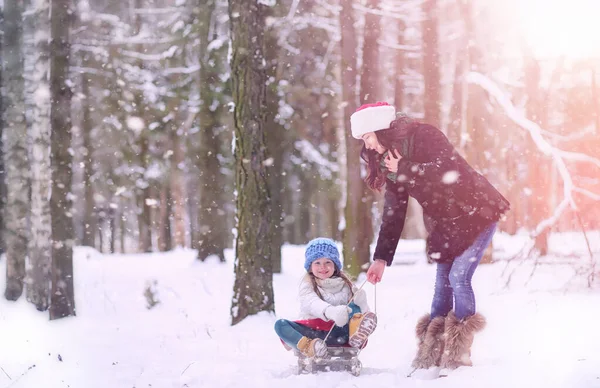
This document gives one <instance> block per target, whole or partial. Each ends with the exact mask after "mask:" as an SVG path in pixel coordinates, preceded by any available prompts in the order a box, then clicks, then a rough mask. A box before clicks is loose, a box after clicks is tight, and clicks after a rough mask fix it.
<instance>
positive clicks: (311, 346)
mask: <svg viewBox="0 0 600 388" xmlns="http://www.w3.org/2000/svg"><path fill="white" fill-rule="evenodd" d="M296 346H297V348H298V351H299V352H300V353H302V354H303V355H304V356H306V357H309V358H312V357H317V358H324V357H325V356H326V355H327V344H325V341H323V340H322V339H320V338H312V339H311V338H308V337H302V338H300V341H298V345H296Z"/></svg>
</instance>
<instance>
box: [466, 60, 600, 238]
mask: <svg viewBox="0 0 600 388" xmlns="http://www.w3.org/2000/svg"><path fill="white" fill-rule="evenodd" d="M467 82H469V83H471V84H475V85H479V86H481V87H482V88H483V89H484V90H486V91H487V92H488V93H489V94H490V95H491V96H492V97H494V98H495V99H496V101H497V102H498V104H499V105H500V106H501V107H502V108H503V109H504V112H505V113H506V114H507V116H508V117H509V118H510V119H511V120H512V121H513V122H515V123H516V124H517V125H518V126H519V127H521V128H523V129H525V130H527V131H528V132H529V135H530V136H531V138H532V139H533V141H534V143H535V145H536V146H537V148H538V149H539V150H540V151H541V152H542V153H543V154H544V155H547V156H550V157H551V158H552V160H553V161H554V164H555V166H556V168H557V169H558V172H559V174H560V176H561V178H562V180H563V183H564V185H563V194H564V199H563V201H562V202H561V203H560V205H559V206H558V207H557V208H556V209H555V211H554V214H553V215H552V216H550V217H549V218H548V219H546V220H543V221H542V222H540V223H539V224H538V226H537V227H536V229H535V231H534V234H533V236H532V237H536V236H537V235H539V234H540V233H541V232H542V231H543V230H544V229H545V228H547V227H549V226H551V225H553V224H554V223H555V222H556V221H557V220H558V218H559V216H560V215H561V214H562V213H563V212H564V210H565V209H566V207H567V206H570V207H571V208H572V209H574V210H575V211H577V206H576V204H575V201H574V200H573V196H572V194H573V192H574V191H576V192H579V193H582V194H586V195H587V196H588V197H592V198H593V197H594V196H598V195H597V194H595V193H591V192H588V191H586V190H582V189H579V188H576V187H574V185H573V178H572V177H571V174H570V172H569V170H568V169H567V166H566V164H565V161H564V159H565V151H561V150H559V149H557V148H555V147H553V146H552V145H551V144H550V143H549V142H548V141H547V140H546V139H545V138H544V137H543V136H542V128H540V126H539V125H538V124H536V123H534V122H533V121H531V120H529V119H527V118H526V117H525V116H524V115H523V114H522V113H521V112H519V111H518V110H517V109H516V108H515V106H514V105H513V103H512V102H511V101H510V99H509V98H508V96H507V95H506V94H505V93H504V92H503V91H502V90H501V89H500V87H499V86H498V85H497V84H496V83H495V82H494V81H492V80H491V79H490V78H488V77H486V76H485V75H483V74H481V73H477V72H470V73H469V74H467ZM567 154H568V156H570V158H571V159H572V158H573V154H574V153H567ZM583 156H585V158H582V159H585V161H590V160H588V159H587V158H590V159H592V160H594V158H592V157H588V156H587V155H583Z"/></svg>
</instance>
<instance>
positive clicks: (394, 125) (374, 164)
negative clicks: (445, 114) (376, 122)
mask: <svg viewBox="0 0 600 388" xmlns="http://www.w3.org/2000/svg"><path fill="white" fill-rule="evenodd" d="M417 125H419V123H417V122H416V121H414V120H412V119H411V118H409V117H408V116H401V117H398V118H397V119H396V120H394V121H392V122H391V123H390V127H389V128H386V129H381V130H379V131H375V132H374V133H375V136H377V140H378V141H379V143H380V144H381V145H382V146H383V147H384V148H385V149H386V150H389V151H390V152H392V153H393V152H394V151H393V150H398V149H401V147H402V141H403V140H404V139H406V137H407V136H408V135H409V134H410V133H411V131H412V130H413V129H414V128H416V126H417ZM394 156H395V157H397V156H398V155H394ZM360 157H361V158H362V160H364V161H365V162H366V163H367V177H366V178H365V182H366V183H367V186H369V188H370V189H371V190H373V191H380V190H381V188H382V187H383V185H384V184H385V179H386V175H387V173H386V172H385V171H383V170H382V169H381V159H383V155H380V154H379V153H378V152H377V151H375V150H368V149H367V147H366V146H365V145H363V147H362V150H361V151H360Z"/></svg>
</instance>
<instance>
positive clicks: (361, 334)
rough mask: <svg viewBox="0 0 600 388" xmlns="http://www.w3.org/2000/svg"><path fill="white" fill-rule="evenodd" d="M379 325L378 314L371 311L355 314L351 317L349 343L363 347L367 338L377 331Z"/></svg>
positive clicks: (356, 346)
mask: <svg viewBox="0 0 600 388" xmlns="http://www.w3.org/2000/svg"><path fill="white" fill-rule="evenodd" d="M376 327H377V315H375V313H373V312H371V311H369V312H367V313H364V314H360V313H359V314H354V315H353V316H352V318H350V323H349V332H350V333H349V334H350V338H349V339H348V345H350V346H352V347H353V348H359V349H361V348H363V347H364V345H365V342H367V338H369V336H370V335H371V334H373V332H374V331H375V328H376Z"/></svg>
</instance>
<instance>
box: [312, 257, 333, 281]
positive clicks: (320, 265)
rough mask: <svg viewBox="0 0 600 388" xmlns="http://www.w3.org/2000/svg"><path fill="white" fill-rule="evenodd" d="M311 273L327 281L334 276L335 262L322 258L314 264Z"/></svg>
mask: <svg viewBox="0 0 600 388" xmlns="http://www.w3.org/2000/svg"><path fill="white" fill-rule="evenodd" d="M310 271H311V272H312V273H313V275H315V276H316V277H318V278H319V279H327V278H330V277H331V276H333V273H334V272H335V264H333V261H331V260H329V259H326V258H324V257H322V258H320V259H317V260H315V261H313V262H312V264H311V265H310Z"/></svg>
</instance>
